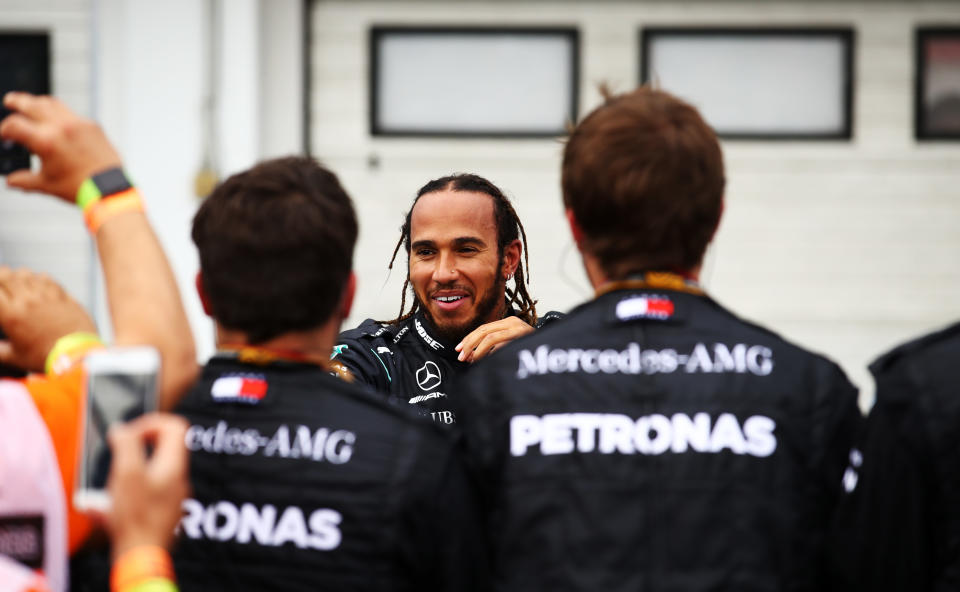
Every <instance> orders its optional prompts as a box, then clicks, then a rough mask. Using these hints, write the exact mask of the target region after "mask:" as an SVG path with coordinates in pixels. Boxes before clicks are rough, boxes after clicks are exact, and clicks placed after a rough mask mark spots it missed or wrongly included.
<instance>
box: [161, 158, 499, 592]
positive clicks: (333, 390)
mask: <svg viewBox="0 0 960 592" xmlns="http://www.w3.org/2000/svg"><path fill="white" fill-rule="evenodd" d="M356 236H357V222H356V217H355V214H354V211H353V207H352V204H351V202H350V198H349V196H347V194H346V192H345V191H344V190H343V188H342V187H341V186H340V184H339V181H338V180H337V178H336V176H335V175H333V173H331V172H330V171H328V170H326V169H324V168H323V167H321V166H319V165H318V164H317V163H316V162H314V161H312V160H310V159H306V158H295V157H290V158H286V159H278V160H274V161H267V162H264V163H261V164H259V165H257V166H256V167H254V168H252V169H250V170H248V171H245V172H242V173H238V174H237V175H234V176H233V177H231V178H229V179H227V180H226V181H224V182H223V183H222V184H221V185H220V186H218V187H217V188H216V189H215V190H214V192H213V194H211V196H210V197H209V198H207V200H206V201H205V202H204V204H203V205H202V206H201V208H200V210H199V211H198V213H197V216H196V218H195V219H194V224H193V239H194V242H195V243H196V244H197V248H198V250H199V254H200V269H201V271H200V275H199V277H198V280H197V285H198V291H199V292H200V296H201V300H202V301H203V304H204V308H205V310H207V311H208V312H209V313H210V314H211V316H212V317H213V318H214V321H215V324H216V330H217V345H218V350H219V351H218V353H217V354H216V355H215V356H214V357H213V358H212V359H211V361H210V362H209V363H208V364H207V365H206V367H205V368H204V371H203V375H202V379H201V380H200V382H199V383H197V385H196V386H195V388H194V389H193V390H192V391H191V392H190V393H189V394H188V395H187V397H186V398H185V399H184V401H183V402H182V404H181V405H180V407H179V411H180V412H181V413H182V414H184V415H185V416H186V417H187V418H188V419H189V420H190V422H191V424H192V425H191V427H190V429H189V431H188V434H187V445H188V448H190V449H191V451H192V455H191V481H192V483H193V487H194V495H193V498H191V499H189V500H187V501H186V503H185V505H184V509H185V515H184V517H183V520H182V521H181V525H180V531H181V533H182V545H181V546H180V547H178V548H177V551H176V554H175V563H176V568H177V573H178V575H179V579H180V585H181V587H182V589H183V590H187V591H189V590H204V591H210V590H263V589H280V590H318V589H319V590H346V589H351V590H359V589H362V590H414V589H416V590H426V589H430V590H470V589H474V588H477V589H483V588H485V585H486V583H487V560H486V553H485V548H484V546H483V537H482V536H481V534H480V527H479V510H478V506H477V504H476V502H475V500H474V497H473V492H472V490H471V489H470V487H468V483H467V476H466V473H465V469H464V466H463V464H462V460H461V458H460V456H459V455H458V454H457V453H456V452H455V449H454V445H453V444H452V443H451V442H450V441H449V440H448V439H446V438H445V437H444V436H443V435H442V434H441V433H440V432H439V431H438V428H436V427H434V426H433V425H431V424H430V423H429V422H428V421H427V420H424V419H421V418H418V417H416V416H413V415H406V414H405V412H404V411H403V410H402V409H403V408H401V407H399V406H392V405H391V404H390V403H389V402H388V401H385V400H384V399H383V397H382V396H377V395H376V394H375V393H373V391H368V390H365V387H361V386H359V385H353V384H349V383H347V382H345V381H343V380H341V379H340V378H338V377H336V376H333V375H331V374H330V354H331V351H332V349H333V343H334V340H335V339H336V337H337V334H338V332H339V328H340V322H341V321H342V319H343V318H345V317H346V316H347V315H348V314H349V310H350V305H351V303H352V300H353V293H354V287H355V280H354V277H353V274H352V272H351V264H352V260H353V246H354V243H355V241H356Z"/></svg>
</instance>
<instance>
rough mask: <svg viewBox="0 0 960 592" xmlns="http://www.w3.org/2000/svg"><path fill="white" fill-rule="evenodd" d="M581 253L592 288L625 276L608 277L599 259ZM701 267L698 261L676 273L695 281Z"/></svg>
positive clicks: (698, 279)
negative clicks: (694, 264) (691, 266)
mask: <svg viewBox="0 0 960 592" xmlns="http://www.w3.org/2000/svg"><path fill="white" fill-rule="evenodd" d="M581 255H582V256H583V268H584V270H585V271H586V273H587V279H589V280H590V285H591V286H593V289H594V290H599V289H600V287H601V286H603V285H604V284H608V283H610V282H614V281H618V280H622V279H626V278H615V277H610V276H609V275H607V273H606V272H604V271H603V268H602V267H601V266H600V263H599V261H597V259H596V258H595V257H593V256H591V255H588V254H586V253H581ZM701 267H702V264H701V263H698V264H697V265H696V266H694V267H693V268H692V269H688V270H686V271H683V272H679V271H678V272H676V273H677V274H678V275H682V276H683V277H685V278H687V279H690V280H693V281H695V282H699V281H700V269H701ZM657 271H668V270H657Z"/></svg>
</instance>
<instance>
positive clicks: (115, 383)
mask: <svg viewBox="0 0 960 592" xmlns="http://www.w3.org/2000/svg"><path fill="white" fill-rule="evenodd" d="M154 353H155V352H154ZM90 357H91V358H93V357H96V358H97V360H96V362H97V364H95V365H88V367H87V397H86V399H87V400H86V421H85V424H86V429H85V430H84V436H83V451H82V455H81V466H80V474H79V476H78V480H77V489H78V490H85V491H86V492H87V493H89V492H90V491H94V492H97V491H100V492H102V491H104V490H106V487H107V477H108V474H109V471H110V462H111V459H112V456H111V454H110V445H109V443H108V442H107V431H108V430H109V429H110V426H111V425H113V424H115V423H122V422H127V421H130V420H131V419H134V418H136V417H138V416H140V415H143V414H144V413H146V412H148V411H153V410H154V409H155V408H156V388H157V365H156V362H154V364H153V366H152V367H149V368H144V367H143V364H133V366H139V367H138V368H136V369H134V368H130V369H129V370H128V369H123V368H122V367H123V365H124V364H125V363H128V362H129V358H124V356H123V355H117V354H115V353H113V351H112V350H109V349H108V350H103V351H100V352H93V353H91V354H90ZM111 366H114V367H111Z"/></svg>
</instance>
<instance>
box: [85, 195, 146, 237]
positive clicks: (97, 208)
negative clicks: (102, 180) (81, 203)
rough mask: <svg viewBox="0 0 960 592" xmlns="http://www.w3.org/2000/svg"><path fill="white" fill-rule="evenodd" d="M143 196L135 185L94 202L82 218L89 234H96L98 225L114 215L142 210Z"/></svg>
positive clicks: (101, 224) (98, 228)
mask: <svg viewBox="0 0 960 592" xmlns="http://www.w3.org/2000/svg"><path fill="white" fill-rule="evenodd" d="M142 211H143V198H141V197H140V192H139V191H137V189H136V187H131V188H130V189H127V190H126V191H123V192H121V193H115V194H113V195H111V196H109V197H106V198H103V199H101V200H100V201H97V202H95V203H94V204H92V205H91V206H90V207H88V208H87V209H86V210H84V212H83V219H84V221H85V222H86V223H87V228H88V229H89V230H90V234H96V233H97V231H98V230H100V227H101V226H103V224H104V223H105V222H106V221H107V220H109V219H110V218H113V217H114V216H117V215H119V214H123V213H125V212H142Z"/></svg>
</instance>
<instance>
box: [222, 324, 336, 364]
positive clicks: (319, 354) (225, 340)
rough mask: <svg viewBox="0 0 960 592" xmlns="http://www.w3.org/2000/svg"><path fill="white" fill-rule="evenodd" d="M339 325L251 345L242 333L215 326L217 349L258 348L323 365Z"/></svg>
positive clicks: (286, 335) (322, 327) (291, 334)
mask: <svg viewBox="0 0 960 592" xmlns="http://www.w3.org/2000/svg"><path fill="white" fill-rule="evenodd" d="M339 329H340V323H339V320H338V321H337V322H329V323H326V324H325V325H323V326H321V327H317V328H316V329H310V330H307V331H292V332H289V333H284V334H283V335H278V336H277V337H274V338H273V339H270V340H267V341H263V342H260V343H251V342H250V340H249V338H248V337H247V335H246V334H245V333H243V332H242V331H234V330H231V329H227V328H225V327H222V326H221V325H220V324H219V323H218V324H217V347H220V348H239V347H247V346H249V347H258V348H262V349H266V350H271V351H276V352H287V353H291V354H296V355H299V356H303V357H304V358H307V359H309V360H315V361H317V362H318V363H325V362H326V361H327V360H329V359H330V352H331V351H333V344H334V343H335V341H336V338H337V335H338V333H339Z"/></svg>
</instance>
